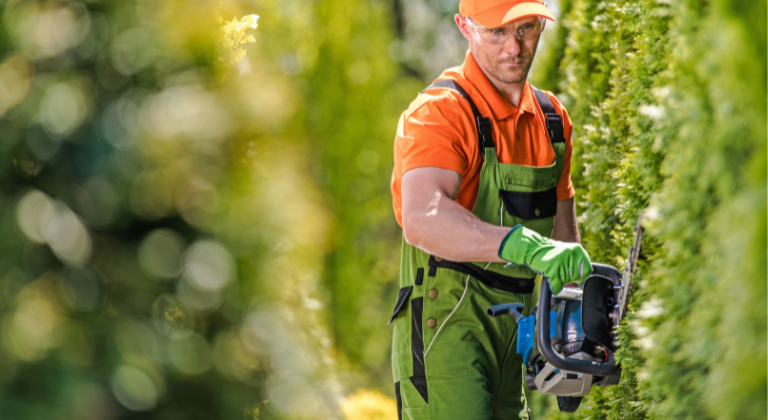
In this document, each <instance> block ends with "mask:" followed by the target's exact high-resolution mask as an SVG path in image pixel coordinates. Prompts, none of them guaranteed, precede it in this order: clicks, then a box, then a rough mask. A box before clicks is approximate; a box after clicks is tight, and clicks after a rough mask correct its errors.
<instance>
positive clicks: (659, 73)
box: [542, 0, 766, 419]
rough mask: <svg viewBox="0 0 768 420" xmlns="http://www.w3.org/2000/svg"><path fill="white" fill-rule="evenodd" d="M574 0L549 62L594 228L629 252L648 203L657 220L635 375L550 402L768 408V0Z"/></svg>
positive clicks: (627, 359)
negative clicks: (558, 50) (573, 398)
mask: <svg viewBox="0 0 768 420" xmlns="http://www.w3.org/2000/svg"><path fill="white" fill-rule="evenodd" d="M565 3H566V4H565V6H564V7H563V10H564V15H563V17H562V21H563V27H564V28H565V31H567V36H566V42H565V45H564V54H563V55H562V56H563V58H562V60H559V61H557V60H548V61H547V62H546V65H545V67H546V68H545V69H544V71H542V73H544V74H549V75H552V74H555V75H556V77H557V78H559V79H560V82H559V84H558V88H557V89H556V91H557V93H558V94H559V95H560V96H561V98H562V99H563V102H564V103H566V104H567V106H568V109H569V112H570V114H571V117H572V119H573V121H574V122H575V131H574V144H575V146H574V147H575V151H574V163H573V172H572V178H573V180H574V183H575V185H576V189H577V200H578V201H577V202H578V209H579V213H580V217H579V221H580V229H581V233H582V241H583V243H584V244H585V246H586V247H587V249H588V250H589V252H590V254H591V255H592V257H593V260H595V261H603V262H607V263H610V264H614V265H617V266H619V267H623V264H624V260H623V258H624V257H625V255H626V251H627V249H628V247H629V244H630V241H631V239H632V237H633V232H632V230H631V227H632V226H633V225H634V223H635V221H636V220H637V216H638V214H639V212H640V211H644V215H645V216H644V217H645V219H646V223H645V227H646V232H647V235H646V239H645V240H644V244H643V247H644V248H643V253H642V260H641V264H640V270H639V271H640V273H639V275H638V277H637V279H636V280H639V281H638V282H637V283H636V285H635V292H634V296H633V301H632V313H631V314H630V316H629V319H628V324H629V325H628V326H624V327H623V328H622V342H623V343H624V350H623V351H622V352H621V354H620V355H619V356H620V357H619V358H620V360H621V363H622V367H623V369H624V375H623V378H622V382H621V384H620V386H617V387H612V388H606V389H595V390H593V391H592V393H591V394H590V395H589V396H588V397H587V398H585V400H584V402H583V403H582V408H580V409H579V411H578V412H577V413H575V414H573V415H565V414H562V413H556V411H557V409H556V408H553V407H554V405H553V404H554V403H553V402H552V401H549V412H548V414H549V415H550V417H553V418H590V419H640V418H653V419H670V418H691V419H694V418H695V419H708V418H711V419H736V418H738V419H747V418H750V419H752V418H765V415H766V399H765V395H766V311H765V307H766V118H765V115H766V19H765V17H766V5H765V3H764V2H740V1H733V0H714V1H706V2H696V1H672V2H669V1H639V2H637V1H614V2H603V1H593V0H573V1H572V4H571V2H570V1H568V2H565ZM555 45H558V44H557V43H555ZM550 55H554V56H557V54H551V53H550ZM553 69H556V70H553ZM549 77H552V76H549Z"/></svg>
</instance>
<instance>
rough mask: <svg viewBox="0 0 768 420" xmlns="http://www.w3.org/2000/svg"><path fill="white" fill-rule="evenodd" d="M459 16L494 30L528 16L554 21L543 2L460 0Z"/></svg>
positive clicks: (535, 0)
mask: <svg viewBox="0 0 768 420" xmlns="http://www.w3.org/2000/svg"><path fill="white" fill-rule="evenodd" d="M459 14H460V15H462V16H464V17H469V18H472V20H474V21H475V22H477V23H479V24H480V25H483V26H485V27H486V28H496V27H498V26H501V25H505V24H507V23H509V22H512V21H513V20H517V19H520V18H524V17H528V16H541V17H543V18H546V19H549V20H551V21H553V22H554V21H555V18H554V16H552V13H549V10H548V9H547V5H546V4H544V0H512V1H510V0H461V1H459Z"/></svg>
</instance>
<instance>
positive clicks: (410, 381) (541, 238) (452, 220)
mask: <svg viewBox="0 0 768 420" xmlns="http://www.w3.org/2000/svg"><path fill="white" fill-rule="evenodd" d="M459 12H460V14H458V15H456V16H455V21H456V24H457V25H458V27H459V30H460V31H461V33H462V34H463V35H464V37H465V38H467V40H469V51H468V52H467V54H466V58H465V61H464V64H463V65H462V66H461V67H456V68H451V69H448V70H445V71H444V72H443V74H442V75H441V76H440V77H439V78H438V79H437V80H436V81H435V82H434V83H433V84H432V85H431V86H430V87H428V88H427V89H425V90H424V91H423V92H422V94H420V95H419V96H418V98H417V99H416V100H414V101H413V103H411V105H410V107H409V108H408V109H407V110H406V111H405V112H404V113H403V115H402V116H401V118H400V122H399V124H398V127H397V136H396V140H395V148H394V150H395V167H394V171H393V174H392V196H393V204H394V210H395V215H396V217H397V220H398V222H399V223H400V225H401V226H402V228H403V238H404V240H403V245H402V261H401V269H400V287H401V289H400V293H399V296H398V300H397V303H396V305H395V306H396V307H395V311H394V313H393V315H392V319H391V320H390V322H394V341H393V347H392V370H393V374H394V381H395V391H396V396H397V401H398V414H399V416H400V417H401V418H402V419H413V420H420V419H439V420H449V419H457V420H458V419H461V420H472V419H510V418H518V417H519V418H528V416H529V411H528V410H527V403H526V400H525V396H524V394H523V381H522V370H521V357H520V356H519V355H517V354H516V352H515V332H516V325H515V321H514V318H513V317H499V318H490V317H489V316H487V315H486V310H487V308H489V307H491V306H493V305H497V304H500V303H509V302H520V303H523V304H524V305H525V312H524V313H525V314H528V311H530V309H531V308H532V306H533V297H532V292H533V290H534V282H535V276H536V273H539V274H543V275H545V276H547V277H548V278H549V279H550V287H551V288H552V289H553V291H554V292H555V293H557V292H559V291H560V290H561V289H562V287H563V285H564V284H566V283H581V282H583V281H584V280H585V279H586V277H587V275H588V274H589V273H590V272H591V270H592V267H591V264H590V260H589V256H588V255H587V253H586V251H584V249H583V248H582V247H581V245H579V233H578V228H577V225H576V213H575V205H574V198H573V197H574V193H575V191H574V189H573V185H572V184H571V179H570V174H569V173H570V168H571V150H572V143H571V132H572V126H571V121H570V120H569V118H568V114H567V112H566V110H565V108H563V107H562V105H561V104H560V103H559V102H558V101H557V99H556V98H555V96H554V95H552V94H551V93H545V92H542V91H539V90H537V89H536V88H534V87H533V86H531V85H530V84H528V83H527V81H526V78H527V76H528V71H529V69H530V67H531V63H532V61H533V57H534V55H535V53H536V46H537V44H538V42H539V36H540V34H541V32H542V30H543V29H544V22H545V19H550V20H553V21H554V18H553V17H552V15H551V14H550V13H549V11H548V10H547V7H546V5H545V4H544V3H543V1H542V0H515V1H504V0H461V2H460V4H459ZM550 236H551V238H552V239H550V238H549V237H550Z"/></svg>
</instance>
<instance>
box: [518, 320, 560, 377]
mask: <svg viewBox="0 0 768 420" xmlns="http://www.w3.org/2000/svg"><path fill="white" fill-rule="evenodd" d="M535 327H536V315H531V316H528V317H525V318H523V319H521V320H520V321H518V323H517V354H519V355H521V356H523V363H525V365H526V366H527V365H528V355H529V354H530V353H531V350H533V343H534V342H535V339H536V338H535V336H534V330H535ZM556 331H557V312H555V311H549V337H550V338H552V337H554V336H555V332H556Z"/></svg>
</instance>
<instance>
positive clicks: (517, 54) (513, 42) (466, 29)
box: [456, 16, 539, 83]
mask: <svg viewBox="0 0 768 420" xmlns="http://www.w3.org/2000/svg"><path fill="white" fill-rule="evenodd" d="M456 23H457V24H458V25H459V29H460V30H461V32H462V33H463V34H464V36H465V37H466V38H467V39H469V49H470V51H471V52H472V56H473V57H475V60H476V61H477V64H478V65H479V66H480V68H482V69H483V71H484V72H485V73H486V74H487V75H488V77H492V78H494V79H496V80H497V81H499V82H502V83H520V82H522V81H524V80H526V78H527V77H528V71H529V70H530V69H531V64H532V63H533V57H534V56H535V55H536V47H537V45H538V43H539V36H538V35H537V36H535V37H533V38H531V39H529V40H524V41H520V40H518V38H517V37H516V36H515V35H514V33H515V29H517V28H521V27H524V25H531V24H534V25H536V24H539V18H537V17H535V16H529V17H525V18H521V19H518V20H515V21H512V22H509V23H507V24H506V25H503V26H502V27H500V28H494V29H493V30H494V31H497V32H501V31H503V32H507V33H509V34H511V35H510V36H507V37H506V40H505V41H504V42H503V43H494V42H488V41H487V37H485V36H484V35H487V34H488V31H489V29H488V28H483V27H480V26H479V25H478V24H477V23H474V22H471V21H469V20H468V19H466V18H463V17H461V16H457V22H456Z"/></svg>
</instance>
